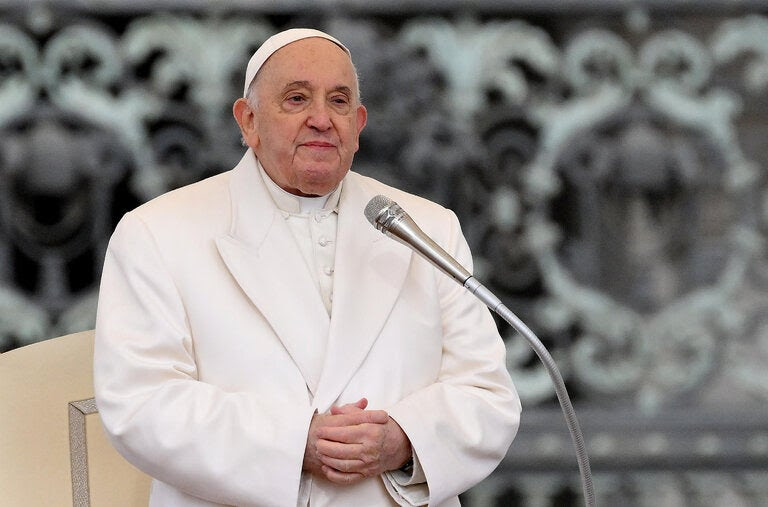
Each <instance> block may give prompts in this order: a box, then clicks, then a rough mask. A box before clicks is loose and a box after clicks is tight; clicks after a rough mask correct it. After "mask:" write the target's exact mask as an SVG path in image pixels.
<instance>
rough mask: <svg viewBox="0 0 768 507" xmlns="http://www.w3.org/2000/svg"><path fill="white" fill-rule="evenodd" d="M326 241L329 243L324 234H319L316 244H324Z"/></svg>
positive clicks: (326, 243)
mask: <svg viewBox="0 0 768 507" xmlns="http://www.w3.org/2000/svg"><path fill="white" fill-rule="evenodd" d="M328 243H330V241H328V238H326V237H325V236H320V239H318V240H317V244H318V245H320V246H326V245H328Z"/></svg>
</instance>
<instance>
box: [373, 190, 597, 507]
mask: <svg viewBox="0 0 768 507" xmlns="http://www.w3.org/2000/svg"><path fill="white" fill-rule="evenodd" d="M365 218H367V219H368V221H369V222H370V223H371V225H373V226H374V227H375V228H376V229H378V230H380V231H381V232H383V233H384V234H385V235H387V236H389V237H390V238H393V239H395V240H397V241H399V242H400V243H402V244H404V245H405V246H407V247H409V248H411V249H413V250H414V251H415V252H416V253H418V254H419V255H421V256H422V257H424V258H425V259H427V261H429V262H430V263H432V264H433V265H434V266H435V267H436V268H438V269H439V270H440V271H442V272H443V273H445V274H447V275H448V276H450V277H451V278H453V279H454V280H456V281H457V282H458V283H459V284H461V285H463V286H464V287H465V288H466V289H467V290H469V291H470V292H471V293H472V294H474V295H475V296H477V298H478V299H480V300H481V301H482V302H483V303H485V304H486V306H488V308H490V309H491V310H493V311H494V312H496V313H497V314H499V316H500V317H501V318H503V319H504V320H505V321H507V323H508V324H509V325H511V326H512V327H513V328H514V329H515V330H516V331H517V332H518V333H520V335H521V336H522V337H523V338H525V339H526V340H527V341H528V343H529V345H530V346H531V348H533V350H534V352H536V355H537V356H538V357H539V359H540V360H541V362H542V363H543V364H544V366H545V367H546V369H547V373H549V376H550V378H551V379H552V383H553V384H554V385H555V394H557V399H558V401H559V402H560V407H561V408H562V410H563V415H564V416H565V422H566V424H567V425H568V431H569V432H570V434H571V439H572V440H573V445H574V447H575V449H576V459H577V460H578V464H579V473H580V475H581V483H582V489H583V492H584V501H585V503H586V505H587V507H594V506H595V492H594V489H593V485H592V471H591V469H590V465H589V456H588V455H587V451H586V445H585V444H584V437H583V436H582V434H581V428H580V427H579V421H578V420H577V419H576V412H575V411H574V409H573V405H572V404H571V399H570V397H569V396H568V391H567V390H566V388H565V382H563V377H562V376H561V375H560V371H559V370H558V368H557V364H556V363H555V360H554V359H552V356H551V355H550V354H549V352H548V351H547V349H546V348H545V347H544V345H543V344H542V343H541V341H540V340H539V339H538V338H537V337H536V335H535V334H534V333H533V331H531V330H530V329H529V328H528V326H526V325H525V323H523V321H521V320H520V319H519V318H518V317H517V315H515V314H514V313H513V312H512V311H510V310H509V309H508V308H507V307H506V306H504V304H503V303H502V302H501V300H500V299H499V298H497V297H496V296H494V295H493V293H492V292H491V291H489V290H488V289H487V288H485V286H483V284H481V283H480V282H479V281H477V279H476V278H475V277H473V276H472V274H471V273H470V272H469V271H467V270H466V269H465V268H464V267H463V266H462V265H461V264H459V262H458V261H456V259H454V258H453V257H451V255H449V254H448V253H447V252H446V251H445V250H443V249H442V248H441V247H440V245H438V244H437V243H435V242H434V241H433V240H432V238H430V237H429V236H427V235H426V234H425V233H424V231H422V230H421V228H420V227H419V226H418V225H416V222H414V221H413V219H412V218H411V217H410V216H409V215H408V213H406V212H405V211H404V210H403V208H401V207H400V206H399V205H398V204H397V203H396V202H395V201H393V200H392V199H390V198H389V197H386V196H384V195H377V196H376V197H374V198H373V199H371V200H370V201H369V202H368V205H367V206H366V207H365Z"/></svg>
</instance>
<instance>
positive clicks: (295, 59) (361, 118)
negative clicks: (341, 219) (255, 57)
mask: <svg viewBox="0 0 768 507" xmlns="http://www.w3.org/2000/svg"><path fill="white" fill-rule="evenodd" d="M255 87H256V89H255V91H256V97H257V100H258V105H255V107H254V105H253V104H249V103H248V101H247V100H246V99H239V100H238V101H237V102H235V106H234V114H235V118H236V119H237V121H238V124H239V125H240V129H241V131H242V133H243V138H244V139H245V141H246V143H247V144H248V146H250V147H251V149H253V151H254V153H255V154H256V157H257V158H258V159H259V161H260V162H261V164H262V166H264V170H265V171H266V172H267V174H268V175H269V177H270V178H272V180H273V181H274V182H275V183H277V184H278V185H279V186H280V187H281V188H283V189H284V190H286V191H288V192H290V193H292V194H296V195H302V196H311V195H325V194H327V193H329V192H331V191H332V190H333V189H335V188H336V187H337V186H338V184H339V182H341V180H342V179H343V178H344V176H346V174H347V172H348V171H349V168H350V167H351V166H352V159H353V157H354V154H355V152H357V149H358V147H359V137H360V131H362V130H363V127H364V126H365V122H366V118H367V112H366V110H365V107H363V106H362V105H361V104H360V102H359V100H358V98H357V97H358V90H357V79H356V77H355V71H354V69H353V67H352V62H351V61H350V60H349V56H348V55H347V54H346V53H345V52H344V51H343V50H342V49H341V48H340V47H339V46H337V45H336V44H334V43H333V42H331V41H329V40H326V39H322V38H318V37H313V38H308V39H302V40H299V41H296V42H292V43H291V44H288V45H287V46H285V47H283V48H281V49H279V50H278V51H277V52H275V54H273V55H272V56H270V57H269V59H268V60H267V61H266V62H265V63H264V66H263V67H262V68H261V69H260V71H259V73H258V75H257V76H256V83H255Z"/></svg>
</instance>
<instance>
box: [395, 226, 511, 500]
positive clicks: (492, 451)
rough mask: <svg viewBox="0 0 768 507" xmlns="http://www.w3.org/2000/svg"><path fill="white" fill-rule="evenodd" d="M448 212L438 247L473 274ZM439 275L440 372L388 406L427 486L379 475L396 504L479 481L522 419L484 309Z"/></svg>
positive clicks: (437, 496) (445, 495) (441, 495)
mask: <svg viewBox="0 0 768 507" xmlns="http://www.w3.org/2000/svg"><path fill="white" fill-rule="evenodd" d="M448 213H449V214H450V224H451V228H450V231H449V239H448V241H447V242H445V243H443V245H444V247H445V249H446V251H447V252H448V253H449V254H451V255H452V256H453V257H454V258H455V259H456V260H457V261H459V263H461V264H462V265H463V266H464V267H466V268H467V269H468V270H469V271H470V272H471V271H472V258H471V254H470V251H469V246H468V245H467V243H466V240H465V239H464V237H463V235H462V234H461V230H460V226H459V222H458V219H457V218H456V216H455V215H454V214H453V212H448ZM418 261H419V262H426V261H424V260H423V259H421V258H418ZM438 276H439V277H440V278H439V282H438V286H439V292H440V307H441V309H442V315H441V317H442V329H443V358H442V366H441V368H440V374H439V377H438V379H437V381H436V382H434V383H433V384H431V385H428V386H426V387H424V388H422V389H419V390H417V391H415V392H413V393H411V394H410V395H408V396H406V397H405V398H403V399H402V400H401V401H400V402H398V403H396V404H395V405H394V406H392V407H389V408H387V410H388V412H389V414H390V416H391V417H392V418H393V419H395V421H397V423H398V424H399V425H400V427H401V428H403V431H405V433H406V435H407V436H408V438H409V439H410V441H411V444H412V446H413V449H414V452H415V454H416V455H417V456H418V460H419V465H420V468H421V469H422V472H423V474H424V476H425V478H426V483H420V484H418V483H417V484H413V483H409V484H403V482H405V481H403V480H402V477H399V478H398V477H397V476H396V475H395V474H394V473H387V474H385V476H384V480H385V485H386V487H387V489H388V491H389V492H390V494H391V495H392V496H393V498H394V499H395V500H396V501H397V502H398V503H400V504H401V505H427V504H429V505H438V504H440V503H441V502H443V501H445V500H447V499H449V498H451V497H454V496H456V495H458V494H460V493H462V492H464V491H466V490H467V489H469V488H470V487H472V486H474V485H475V484H477V483H478V482H480V481H481V480H482V479H483V478H485V477H486V476H488V475H489V474H490V473H491V472H492V471H493V470H494V469H495V468H496V466H498V464H499V462H500V461H501V460H502V459H503V458H504V456H505V455H506V452H507V449H508V448H509V445H510V444H511V442H512V440H513V438H514V436H515V434H516V433H517V429H518V426H519V422H520V412H521V405H520V399H519V397H518V396H517V392H516V391H515V388H514V386H513V385H512V381H511V379H510V377H509V373H508V372H507V369H506V349H505V346H504V343H503V341H502V339H501V337H500V336H499V333H498V330H497V328H496V324H495V322H494V320H493V318H492V317H491V314H490V311H489V310H488V309H487V307H486V306H485V305H484V304H483V303H482V302H480V301H479V300H478V299H476V298H475V297H474V296H473V295H472V294H470V293H469V292H468V291H467V290H466V289H464V287H462V286H461V285H459V284H458V283H456V282H455V281H453V280H452V279H450V278H449V277H448V276H444V275H443V274H442V273H440V274H439V275H438ZM414 339H418V337H414ZM398 479H399V480H398Z"/></svg>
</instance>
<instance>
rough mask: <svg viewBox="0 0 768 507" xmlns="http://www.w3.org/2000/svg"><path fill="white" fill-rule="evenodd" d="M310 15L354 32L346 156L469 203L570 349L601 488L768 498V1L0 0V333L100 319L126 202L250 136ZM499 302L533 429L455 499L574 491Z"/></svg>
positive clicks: (230, 154) (528, 300)
mask: <svg viewBox="0 0 768 507" xmlns="http://www.w3.org/2000/svg"><path fill="white" fill-rule="evenodd" d="M294 26H310V27H315V28H320V29H324V30H327V31H329V32H331V33H332V34H334V35H336V36H337V37H338V38H340V39H341V40H342V41H344V42H345V43H346V44H347V45H348V46H349V47H350V48H351V50H352V53H353V56H354V58H355V61H356V64H357V66H358V70H359V72H360V75H361V85H362V94H363V99H364V102H365V103H366V105H367V106H368V110H369V124H368V127H367V128H366V130H365V131H364V133H363V139H362V141H361V144H362V148H361V150H360V152H359V154H358V156H357V157H356V159H355V164H354V168H355V169H356V170H357V171H359V172H362V173H365V174H369V175H373V176H375V177H377V178H380V179H382V180H384V181H386V182H388V183H391V184H394V185H397V186H401V187H404V188H405V189H408V190H410V191H413V192H415V193H418V194H421V195H424V196H426V197H429V198H431V199H434V200H436V201H438V202H440V203H442V204H444V205H446V206H449V207H451V208H453V209H454V210H455V211H456V212H457V213H458V215H459V218H460V219H461V221H462V224H463V228H464V232H465V234H466V236H467V238H468V240H469V242H470V244H471V246H472V247H473V250H474V253H475V256H476V275H477V276H478V277H479V278H480V279H482V280H485V281H486V282H487V285H488V286H489V287H490V288H491V289H492V290H494V291H495V292H496V294H497V295H499V296H500V297H501V298H502V299H503V300H504V301H505V302H506V304H507V306H509V307H510V308H511V309H513V310H514V311H515V312H516V313H517V314H518V315H519V316H520V317H521V318H522V319H523V320H524V321H526V322H527V323H528V324H529V326H530V327H531V328H533V329H534V331H536V332H537V333H538V334H539V336H540V337H541V338H542V340H543V341H544V342H545V343H546V344H547V346H548V347H549V349H550V351H551V352H552V353H553V355H554V356H555V358H556V359H557V361H558V363H559V365H560V368H561V369H562V372H563V375H564V377H565V379H566V382H567V384H568V387H569V391H570V392H571V395H572V397H573V399H574V402H575V405H576V408H577V411H578V414H579V417H580V420H581V423H582V428H583V430H584V433H585V437H586V440H587V444H588V449H589V451H590V453H591V458H592V466H593V470H594V472H595V487H596V490H597V493H598V503H599V504H600V505H604V506H612V505H626V506H635V505H636V506H758V505H768V373H766V371H767V370H768V292H766V289H767V288H768V258H767V257H766V240H767V239H768V5H767V2H765V1H757V0H755V1H739V0H700V1H693V0H690V1H685V0H645V1H642V0H638V1H634V2H630V1H620V0H616V1H610V0H591V1H589V0H584V1H577V0H561V1H558V0H508V1H501V0H498V1H492V0H476V1H473V2H470V1H459V0H443V1H440V0H432V1H426V0H425V1H410V0H376V1H375V2H371V1H368V0H359V1H358V0H347V1H342V0H324V1H320V0H318V1H314V2H301V1H295V0H294V1H292V0H283V1H271V0H264V1H245V0H239V1H229V2H224V1H221V2H202V1H199V0H154V1H149V0H133V1H130V2H128V1H117V0H90V1H85V0H55V1H54V0H51V1H47V2H46V1H22V0H18V1H13V0H0V351H3V350H9V349H12V348H14V347H18V346H22V345H25V344H28V343H32V342H35V341H38V340H42V339H46V338H50V337H53V336H56V335H60V334H64V333H67V332H72V331H78V330H83V329H89V328H92V327H93V325H94V314H95V305H96V298H97V293H98V282H99V273H100V270H101V262H102V257H103V254H104V249H105V247H106V244H107V241H108V238H109V236H110V234H111V231H112V229H113V227H114V225H115V224H116V222H117V220H118V219H119V218H120V216H121V215H122V214H123V213H124V212H125V211H127V210H129V209H131V208H133V207H135V206H136V205H138V204H140V203H142V202H145V201H147V200H148V199H150V198H152V197H154V196H156V195H158V194H160V193H163V192H165V191H167V190H170V189H172V188H175V187H178V186H180V185H184V184H187V183H190V182H193V181H196V180H199V179H201V178H204V177H206V176H209V175H212V174H215V173H217V172H220V171H223V170H227V169H229V168H231V167H232V166H233V165H234V164H235V163H236V162H237V161H238V160H239V158H240V156H241V155H242V153H243V151H244V149H243V148H242V146H241V145H240V141H239V132H238V130H237V128H236V124H235V122H234V120H233V119H232V116H231V112H230V111H231V104H232V102H233V101H234V100H235V99H236V98H237V97H238V96H239V94H240V90H241V87H242V84H241V82H242V78H243V73H244V67H245V63H246V62H247V59H248V57H249V56H250V54H251V53H252V51H253V50H254V49H255V48H256V47H258V45H259V44H260V43H261V42H262V41H263V40H264V39H265V38H266V37H268V36H269V35H270V34H272V33H274V32H275V31H278V30H280V29H283V28H289V27H294ZM201 290H204V288H201ZM500 328H501V329H502V332H503V335H504V336H505V340H506V343H507V349H508V366H509V369H510V371H511V373H512V376H513V378H514V380H515V382H516V384H517V386H518V388H519V390H520V393H521V396H522V398H523V401H524V407H525V412H524V417H523V422H522V427H521V430H520V433H519V436H518V438H517V440H516V441H515V443H514V444H513V446H512V449H511V450H510V452H509V455H508V457H507V459H506V460H505V461H504V462H503V464H502V465H501V466H500V467H499V469H498V470H497V471H496V472H495V473H494V474H493V475H492V476H491V477H489V478H488V479H487V480H486V481H485V482H483V483H482V484H481V485H479V486H478V487H476V488H474V489H473V490H472V491H470V492H469V493H467V494H466V495H464V497H463V501H464V502H465V504H467V505H470V506H494V505H499V506H502V505H504V506H507V505H512V506H515V505H520V506H536V507H538V506H570V505H579V504H580V502H581V498H580V494H581V488H580V485H579V482H578V474H577V469H576V462H575V458H574V452H573V449H572V447H571V443H570V440H569V438H568V435H567V432H566V429H565V423H564V421H563V417H562V414H561V413H560V411H559V408H558V406H557V403H556V400H555V397H554V392H553V389H552V387H551V383H550V380H549V378H548V376H547V374H546V373H545V371H544V370H543V368H542V367H541V366H540V364H539V362H538V360H537V359H536V358H535V357H534V356H533V355H532V353H531V351H530V350H529V348H528V346H527V345H526V344H525V343H524V342H523V341H522V340H521V339H520V338H518V337H516V336H515V335H514V332H512V331H511V330H510V329H508V328H507V327H506V326H501V325H500ZM0 389H2V386H0ZM0 503H1V500H0Z"/></svg>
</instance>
